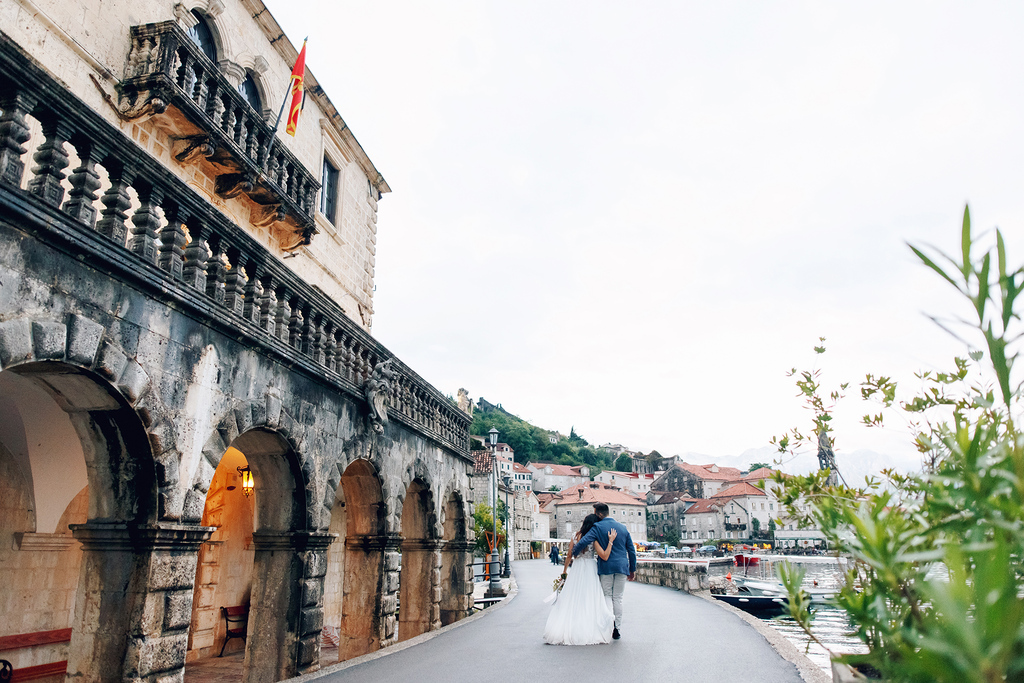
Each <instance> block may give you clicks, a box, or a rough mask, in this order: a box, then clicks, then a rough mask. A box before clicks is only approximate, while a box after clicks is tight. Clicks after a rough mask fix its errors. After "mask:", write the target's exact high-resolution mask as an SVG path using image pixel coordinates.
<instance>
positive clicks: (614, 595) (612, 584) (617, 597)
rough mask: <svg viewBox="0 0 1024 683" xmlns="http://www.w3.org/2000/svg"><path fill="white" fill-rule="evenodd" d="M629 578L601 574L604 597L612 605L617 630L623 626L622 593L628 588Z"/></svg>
mask: <svg viewBox="0 0 1024 683" xmlns="http://www.w3.org/2000/svg"><path fill="white" fill-rule="evenodd" d="M627 581H629V577H628V576H626V575H625V574H601V588H602V590H604V597H606V598H607V599H608V600H609V601H610V602H611V603H612V613H613V614H614V615H615V628H619V627H620V626H622V591H623V590H624V589H625V588H626V582H627Z"/></svg>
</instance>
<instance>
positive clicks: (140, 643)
mask: <svg viewBox="0 0 1024 683" xmlns="http://www.w3.org/2000/svg"><path fill="white" fill-rule="evenodd" d="M212 532H213V529H212V528H211V527H200V526H189V525H181V524H164V523H159V524H147V525H130V524H118V523H96V522H89V523H86V524H75V525H72V533H73V534H74V536H75V538H76V539H78V540H79V541H81V543H82V550H83V553H82V568H81V572H80V574H79V576H80V579H79V584H78V599H77V600H76V603H75V621H74V628H73V630H72V632H71V645H70V647H69V653H68V679H69V680H74V679H78V680H82V681H90V682H92V681H98V682H101V683H105V682H107V681H110V682H111V683H114V682H115V681H116V682H121V681H126V680H134V681H155V680H157V679H159V680H160V681H161V682H163V681H181V680H182V678H183V676H184V666H185V650H186V647H187V643H188V627H189V622H190V621H191V618H192V588H193V582H194V580H195V575H196V559H197V556H198V551H199V546H200V544H201V543H202V542H203V541H204V540H206V539H207V538H209V536H210V534H211V533H212Z"/></svg>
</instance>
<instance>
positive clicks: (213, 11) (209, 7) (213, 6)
mask: <svg viewBox="0 0 1024 683" xmlns="http://www.w3.org/2000/svg"><path fill="white" fill-rule="evenodd" d="M223 11H224V3H223V2H222V1H221V0H208V1H207V3H206V13H207V14H208V15H210V17H212V18H214V19H216V18H217V17H219V16H220V14H221V12H223Z"/></svg>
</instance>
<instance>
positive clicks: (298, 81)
mask: <svg viewBox="0 0 1024 683" xmlns="http://www.w3.org/2000/svg"><path fill="white" fill-rule="evenodd" d="M305 76H306V41H305V40H303V41H302V49H301V50H299V58H298V59H296V60H295V68H294V69H292V105H291V106H290V107H288V124H287V125H286V126H285V129H284V130H285V132H286V133H288V135H291V136H292V137H295V128H296V127H297V126H298V125H299V111H301V110H302V92H303V90H302V81H303V79H304V78H305Z"/></svg>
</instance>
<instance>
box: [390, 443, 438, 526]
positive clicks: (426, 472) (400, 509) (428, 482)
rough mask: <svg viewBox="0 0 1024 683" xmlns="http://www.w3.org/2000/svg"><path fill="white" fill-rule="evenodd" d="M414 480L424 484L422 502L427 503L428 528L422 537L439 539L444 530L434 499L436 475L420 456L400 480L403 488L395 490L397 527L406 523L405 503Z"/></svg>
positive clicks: (426, 522) (426, 518) (426, 521)
mask: <svg viewBox="0 0 1024 683" xmlns="http://www.w3.org/2000/svg"><path fill="white" fill-rule="evenodd" d="M414 482H419V484H420V485H421V486H422V495H423V501H422V502H423V504H424V505H425V514H426V517H425V524H426V527H427V528H426V530H425V532H424V533H423V536H422V537H423V538H429V539H438V538H440V537H441V535H442V530H441V525H440V516H439V514H438V510H437V508H436V504H435V501H434V488H435V486H434V476H433V473H432V472H431V471H430V469H429V468H428V467H427V466H426V465H425V464H424V463H423V461H422V460H421V459H420V458H417V459H416V460H415V461H413V463H412V464H411V465H409V467H407V468H406V470H405V472H404V476H403V477H402V478H401V480H400V486H401V488H400V489H399V490H398V491H395V492H394V496H395V510H394V513H395V516H396V517H397V520H398V524H397V529H398V530H401V528H402V525H403V524H404V522H403V519H404V516H405V503H406V500H407V499H408V497H409V493H410V487H412V485H413V483H414ZM403 535H404V534H403Z"/></svg>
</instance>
